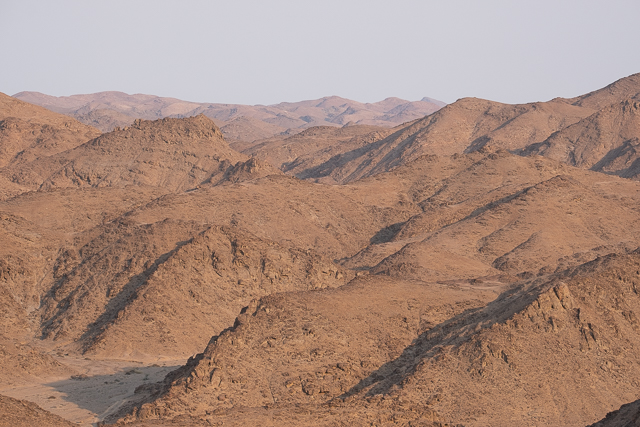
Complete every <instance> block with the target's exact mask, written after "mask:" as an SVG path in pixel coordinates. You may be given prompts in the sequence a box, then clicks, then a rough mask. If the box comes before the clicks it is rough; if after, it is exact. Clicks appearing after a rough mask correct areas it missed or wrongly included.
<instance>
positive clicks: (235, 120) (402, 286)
mask: <svg viewBox="0 0 640 427" xmlns="http://www.w3.org/2000/svg"><path fill="white" fill-rule="evenodd" d="M594 89H596V90H594V91H593V92H590V93H587V94H584V95H582V96H578V97H576V98H571V99H567V98H555V99H552V100H550V101H547V102H535V103H528V104H502V103H498V102H493V101H488V100H484V99H477V98H463V99H459V100H458V101H456V102H454V103H451V104H444V103H442V102H439V101H436V100H434V99H431V98H426V97H425V98H423V99H422V100H420V101H413V102H410V101H405V100H402V99H399V98H388V99H385V100H383V101H380V102H377V103H359V102H356V101H351V100H348V99H343V98H339V97H326V98H321V99H317V100H312V101H301V102H288V103H280V104H276V105H269V106H262V105H258V106H249V105H239V104H238V105H235V104H234V105H231V104H211V103H195V102H187V101H182V100H178V99H173V98H162V97H157V96H151V95H127V94H124V93H120V92H101V93H96V94H90V95H74V96H69V97H53V96H48V95H44V94H41V93H37V92H21V93H18V94H15V95H14V96H9V95H5V94H0V242H1V244H0V307H1V308H2V310H1V312H2V314H3V315H2V316H1V317H0V426H34V425H41V426H53V427H57V426H73V425H83V426H92V425H98V424H100V425H118V426H138V427H142V426H148V427H151V426H176V427H177V426H343V425H349V426H424V427H429V426H433V427H435V426H440V427H442V426H590V425H593V426H601V427H604V426H606V427H613V426H640V74H634V75H631V76H628V77H625V78H622V79H620V80H618V81H615V82H613V83H611V84H610V85H609V86H606V87H604V88H600V89H597V88H594Z"/></svg>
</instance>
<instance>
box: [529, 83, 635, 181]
mask: <svg viewBox="0 0 640 427" xmlns="http://www.w3.org/2000/svg"><path fill="white" fill-rule="evenodd" d="M639 89H640V88H639ZM639 138H640V102H638V101H633V100H631V99H627V100H625V101H622V102H621V103H617V104H613V105H610V106H607V107H604V108H603V109H601V110H599V111H598V112H597V113H595V114H593V115H591V116H589V117H586V118H584V119H582V120H580V121H579V122H578V123H575V124H573V125H571V126H568V127H567V128H565V129H563V130H561V131H559V132H557V133H555V134H553V135H552V136H551V137H549V138H548V139H547V140H546V141H544V142H542V143H540V144H534V145H532V146H529V147H527V148H526V149H525V150H524V154H530V153H534V154H538V155H541V156H545V157H549V158H552V159H555V160H559V161H561V162H564V163H567V164H570V165H572V166H577V167H580V168H585V169H592V170H596V171H599V172H605V173H609V174H615V175H619V176H622V177H625V178H636V177H637V176H638V175H639V174H640V161H639V160H638V158H639V156H640V153H639V152H638V151H639V150H638V145H640V139H639Z"/></svg>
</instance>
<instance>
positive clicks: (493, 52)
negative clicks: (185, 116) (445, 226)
mask: <svg viewBox="0 0 640 427" xmlns="http://www.w3.org/2000/svg"><path fill="white" fill-rule="evenodd" d="M639 21H640V1H638V0H600V1H595V0H536V1H533V0H531V1H529V0H527V1H525V0H509V1H507V0H440V1H430V0H421V1H420V0H394V1H380V0H341V1H337V0H322V1H320V0H318V1H305V0H271V1H269V0H227V1H216V0H209V1H205V0H182V1H163V0H108V1H107V0H92V1H89V0H76V1H71V0H60V1H56V0H48V1H44V0H40V1H33V0H0V40H1V46H2V51H1V52H0V55H2V60H1V62H0V92H4V93H7V94H9V95H13V94H14V93H17V92H20V91H25V90H31V91H39V92H43V93H47V94H50V95H72V94H78V93H92V92H98V91H104V90H118V91H123V92H127V93H147V94H153V95H160V96H172V97H176V98H181V99H185V100H190V101H201V102H228V103H243V104H273V103H277V102H280V101H300V100H303V99H314V98H319V97H322V96H328V95H338V96H342V97H345V98H351V99H354V100H358V101H362V102H375V101H379V100H382V99H384V98H386V97H389V96H397V97H401V98H405V99H409V100H418V99H420V98H422V97H423V96H429V97H432V98H436V99H440V100H442V101H445V102H453V101H455V100H456V99H458V98H462V97H465V96H476V97H480V98H486V99H491V100H494V101H501V102H508V103H516V102H532V101H539V100H548V99H551V98H554V97H556V96H565V97H571V96H576V95H579V94H582V93H585V92H588V91H591V90H595V89H598V88H600V87H602V86H605V85H607V84H609V83H611V82H613V81H615V80H617V79H619V78H621V77H625V76H627V75H629V74H633V73H637V72H640V54H639V51H640V42H639V40H640V32H639V29H638V28H639V27H638V23H639Z"/></svg>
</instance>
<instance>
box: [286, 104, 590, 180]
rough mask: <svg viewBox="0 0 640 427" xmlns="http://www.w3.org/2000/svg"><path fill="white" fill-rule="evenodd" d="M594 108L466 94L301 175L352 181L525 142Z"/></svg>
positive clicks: (541, 138) (536, 139) (540, 137)
mask: <svg viewBox="0 0 640 427" xmlns="http://www.w3.org/2000/svg"><path fill="white" fill-rule="evenodd" d="M591 113H593V111H592V110H589V109H586V108H581V107H575V106H572V105H569V104H567V103H565V102H560V101H550V102H547V103H535V104H522V105H508V104H500V103H497V102H492V101H485V100H481V99H475V98H465V99H461V100H458V101H456V102H455V103H453V104H449V105H447V106H446V107H444V108H442V109H441V110H439V111H437V112H435V113H433V114H431V115H429V116H427V117H425V118H423V119H420V120H417V121H414V122H412V123H409V124H407V125H405V126H404V127H401V128H400V129H399V130H396V131H395V132H394V133H393V134H391V135H389V136H387V137H386V138H384V139H381V140H378V141H374V142H372V143H370V144H367V145H365V146H363V147H358V148H356V149H354V150H352V151H348V152H344V153H341V154H338V155H336V156H334V157H333V158H331V159H329V160H328V161H326V162H325V163H323V164H321V165H319V166H315V167H313V168H310V169H308V170H305V171H302V172H299V174H298V175H300V176H304V177H305V178H309V179H314V178H315V179H318V180H322V182H330V181H333V182H338V183H344V182H350V181H353V180H355V179H358V178H361V177H365V176H372V175H375V174H377V173H380V172H384V171H388V170H391V169H393V168H394V167H397V166H399V165H402V164H405V163H407V162H409V161H411V160H414V159H416V158H418V157H420V156H422V155H427V154H429V155H433V154H435V155H452V154H455V153H463V152H472V151H477V150H479V149H481V148H483V147H485V148H489V149H491V150H495V149H508V150H515V149H518V148H523V147H525V146H527V145H530V144H532V143H534V142H542V141H544V140H545V139H546V138H547V137H549V135H551V134H552V133H553V132H556V131H558V130H560V129H563V128H564V127H566V126H568V125H570V124H572V123H575V122H577V121H578V120H580V119H581V118H583V117H585V116H588V115H590V114H591Z"/></svg>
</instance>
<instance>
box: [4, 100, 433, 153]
mask: <svg viewBox="0 0 640 427" xmlns="http://www.w3.org/2000/svg"><path fill="white" fill-rule="evenodd" d="M14 97H15V98H18V99H20V100H23V101H26V102H29V103H32V104H36V105H40V106H42V107H45V108H48V109H49V110H51V111H55V112H58V113H62V114H66V115H69V116H71V117H74V118H76V119H77V120H79V121H81V122H82V123H86V124H89V125H91V126H95V127H97V128H99V129H101V130H102V131H104V132H107V131H111V130H113V129H114V128H115V127H124V126H128V125H130V124H131V123H132V122H133V120H134V119H144V120H156V119H159V118H164V117H190V116H195V115H198V114H204V115H205V116H207V117H209V118H211V119H213V120H215V121H216V124H218V125H219V126H220V127H221V128H222V130H223V133H224V135H225V137H228V138H229V139H230V140H241V141H254V140H257V139H263V138H267V137H271V136H273V135H277V134H280V133H282V132H284V131H286V130H287V129H305V128H308V127H312V126H323V125H324V126H327V125H331V126H337V127H341V126H343V125H346V124H349V123H350V124H363V125H375V126H387V127H388V126H395V125H397V124H400V123H404V122H407V121H410V120H414V119H417V118H420V117H423V116H425V115H427V114H430V113H433V112H434V111H437V110H438V109H440V108H441V107H443V106H444V105H445V104H444V103H443V102H440V101H436V100H434V99H431V98H427V97H425V98H423V99H421V100H420V101H413V102H410V101H406V100H403V99H400V98H387V99H385V100H383V101H380V102H375V103H366V104H365V103H360V102H356V101H352V100H349V99H345V98H340V97H338V96H329V97H324V98H320V99H316V100H309V101H300V102H282V103H280V104H274V105H268V106H264V105H239V104H210V103H195V102H187V101H181V100H179V99H175V98H163V97H157V96H152V95H140V94H137V95H127V94H125V93H122V92H99V93H94V94H87V95H72V96H61V97H55V96H50V95H45V94H42V93H38V92H20V93H17V94H15V95H14ZM260 122H262V123H260Z"/></svg>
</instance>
